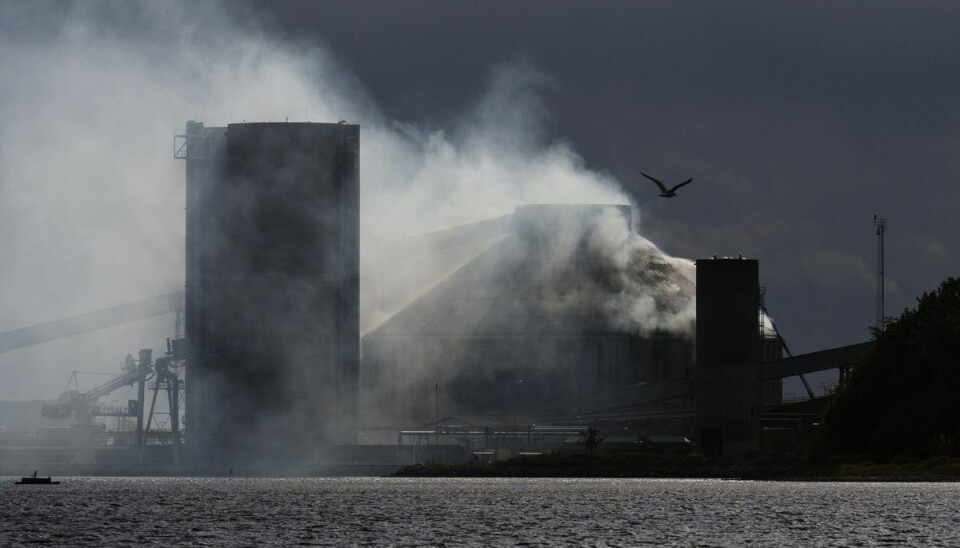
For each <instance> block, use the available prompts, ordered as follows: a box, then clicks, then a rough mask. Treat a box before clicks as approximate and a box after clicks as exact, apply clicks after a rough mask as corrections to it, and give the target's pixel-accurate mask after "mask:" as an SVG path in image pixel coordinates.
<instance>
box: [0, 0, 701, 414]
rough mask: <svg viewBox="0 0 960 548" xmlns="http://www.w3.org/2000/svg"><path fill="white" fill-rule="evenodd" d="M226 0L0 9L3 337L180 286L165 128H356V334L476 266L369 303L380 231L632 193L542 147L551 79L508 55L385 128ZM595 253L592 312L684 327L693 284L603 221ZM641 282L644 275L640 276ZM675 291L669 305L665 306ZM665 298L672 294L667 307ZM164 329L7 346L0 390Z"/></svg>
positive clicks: (320, 67) (118, 354) (41, 389)
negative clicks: (433, 116) (275, 124)
mask: <svg viewBox="0 0 960 548" xmlns="http://www.w3.org/2000/svg"><path fill="white" fill-rule="evenodd" d="M237 10H238V8H237V6H235V5H234V4H230V5H226V4H220V3H213V2H210V3H207V2H204V3H193V2H184V3H172V2H163V3H130V2H106V3H79V2H78V3H72V2H67V3H46V2H37V3H6V4H4V5H3V6H2V7H0V119H2V120H3V122H4V123H3V124H2V126H0V253H2V263H0V264H2V267H0V268H2V277H0V279H2V283H3V285H2V288H3V289H2V291H0V329H12V328H16V327H20V326H24V325H29V324H32V323H36V322H39V321H43V320H50V319H55V318H59V317H63V316H66V315H70V314H75V313H82V312H85V311H89V310H95V309H99V308H104V307H107V306H111V305H114V304H117V303H121V302H127V301H134V300H138V299H142V298H145V297H147V296H151V295H156V294H162V293H168V292H172V291H177V290H179V289H181V288H182V286H183V271H184V263H183V252H184V250H183V238H184V224H183V207H184V189H183V165H182V164H181V163H178V162H177V161H175V160H173V158H172V136H173V134H174V133H178V132H180V131H181V128H182V126H183V123H184V122H185V121H186V120H188V119H195V120H199V121H203V122H204V123H205V124H206V125H207V126H208V127H209V126H218V125H225V124H227V123H231V122H239V121H284V120H289V121H324V122H335V121H337V120H341V119H345V120H348V121H350V122H351V123H358V124H360V125H361V171H360V173H361V181H362V183H361V187H362V195H361V238H362V242H361V269H362V274H361V284H362V285H361V294H362V295H363V297H362V315H363V319H362V324H363V328H364V329H370V328H372V327H374V326H375V325H376V324H377V322H379V321H381V320H382V319H384V318H386V317H388V316H389V315H390V314H391V313H393V312H395V310H396V308H397V307H399V306H402V305H403V304H405V303H406V302H409V301H410V300H411V299H413V298H414V297H416V295H417V294H418V292H420V291H423V289H424V288H425V287H429V285H430V284H432V283H435V282H436V281H438V280H439V279H441V278H442V277H443V275H445V274H446V273H448V272H449V271H451V270H452V269H454V268H456V266H457V265H459V264H462V263H463V262H464V261H465V260H468V259H469V256H470V254H471V253H474V252H479V251H480V250H481V249H480V248H476V249H473V250H472V251H469V252H467V253H466V254H465V255H464V254H461V255H459V256H457V257H456V258H455V259H452V260H451V259H450V258H449V257H436V258H434V257H431V256H428V255H422V256H419V257H418V260H417V261H416V264H414V265H405V266H404V268H403V269H402V270H403V272H404V275H405V276H409V277H411V278H415V279H419V280H423V281H424V282H423V283H421V284H419V285H416V287H415V288H414V289H411V290H410V294H409V295H403V296H400V297H397V298H394V299H391V300H389V303H390V306H389V307H386V308H384V307H383V306H382V304H383V302H384V301H383V300H378V299H375V298H373V297H372V295H374V294H375V291H373V288H374V286H375V285H376V284H377V279H378V277H380V278H382V276H383V274H382V272H383V264H384V262H385V261H386V260H387V259H385V258H384V257H382V256H380V255H378V254H379V253H381V252H382V251H383V250H386V249H389V248H390V245H389V242H393V241H396V240H398V239H402V238H404V237H410V236H416V235H418V234H423V233H426V232H430V231H434V230H441V229H445V228H449V227H453V226H457V225H462V224H465V223H470V222H474V221H480V220H483V219H488V218H492V217H497V216H501V215H505V214H509V213H511V212H513V210H514V208H515V207H516V206H517V205H521V204H535V203H621V204H622V203H628V199H627V198H626V196H625V195H624V193H623V192H622V191H621V190H620V189H619V187H618V184H617V182H616V181H615V180H614V179H613V178H611V177H610V176H607V175H605V174H602V173H598V172H595V171H591V170H590V169H588V168H586V167H585V166H584V164H583V161H582V160H581V158H580V157H579V156H578V155H577V153H576V152H575V151H574V150H572V148H571V147H570V146H569V145H568V144H566V143H564V142H563V141H558V140H551V139H550V138H549V136H548V134H547V132H546V130H545V127H544V124H543V121H544V117H545V113H544V111H543V108H542V105H541V103H540V100H539V92H540V90H541V89H542V87H543V86H547V85H552V83H551V82H550V79H549V77H548V76H546V75H544V74H542V73H540V72H538V71H537V70H536V69H535V68H534V67H533V66H532V65H531V64H530V63H528V62H525V61H515V62H510V63H506V64H504V65H502V66H499V67H496V68H494V69H493V70H492V73H491V77H490V84H489V88H488V90H487V92H486V93H485V94H484V95H483V97H482V98H481V99H480V100H479V101H477V102H476V104H473V105H469V106H467V107H466V108H465V111H464V113H463V114H462V115H461V116H460V117H459V118H458V119H455V120H451V121H450V123H449V124H448V125H447V126H446V127H444V128H443V129H436V128H431V129H429V130H428V129H424V128H421V127H419V126H418V125H417V124H416V123H411V122H399V121H394V120H390V119H389V118H388V117H387V116H385V115H384V114H383V113H381V112H380V111H379V110H378V109H377V107H376V106H375V104H374V103H373V101H372V100H371V99H370V98H369V97H368V96H367V95H366V94H365V92H364V91H363V89H362V87H361V86H360V85H359V84H358V83H357V82H356V80H355V79H354V78H353V77H352V76H351V75H350V74H349V72H348V71H347V70H345V69H344V68H343V67H341V66H340V65H339V64H338V63H337V62H336V60H335V58H334V57H333V55H332V54H331V52H329V51H327V50H326V49H324V48H322V47H320V46H317V45H313V44H296V43H288V42H284V41H281V40H278V39H277V38H275V37H274V36H272V35H271V34H269V33H268V32H267V31H266V30H264V29H262V28H260V27H258V26H257V25H256V24H255V23H253V21H254V19H255V18H254V14H252V13H249V12H245V11H243V10H240V11H237ZM589 233H590V238H589V245H590V247H591V249H593V250H594V252H595V253H596V255H597V256H598V257H603V260H604V261H606V264H608V265H609V266H610V268H611V272H613V273H614V274H613V275H612V276H611V277H609V278H608V279H607V282H605V283H607V284H608V285H607V289H608V292H607V295H608V298H607V299H605V300H604V301H603V306H604V308H605V310H606V311H607V312H608V313H609V314H610V315H611V316H612V317H614V318H616V321H618V322H621V324H622V326H623V328H624V329H630V330H636V331H638V332H642V331H649V330H651V329H666V330H675V331H685V330H687V329H689V325H690V319H691V317H692V293H691V290H690V288H689V287H688V286H686V285H684V284H682V283H681V284H665V285H664V284H660V285H658V284H657V282H658V281H659V278H657V274H656V272H655V271H651V270H650V269H649V268H647V266H648V265H650V264H652V263H658V264H667V265H671V266H672V268H674V269H675V270H676V271H678V272H680V273H682V274H683V277H684V278H686V279H692V264H691V263H690V262H689V261H683V260H679V259H674V258H670V257H668V256H666V255H664V254H663V253H662V252H660V251H659V250H657V249H656V247H655V246H654V245H653V244H651V243H650V242H649V241H647V240H645V239H644V238H642V237H640V236H638V235H636V234H635V233H632V232H631V227H630V226H629V225H628V222H627V221H626V219H625V218H623V217H622V216H620V217H611V216H601V217H599V218H597V219H596V224H595V225H594V226H592V227H591V228H590V230H589ZM651 277H652V278H651ZM668 297H669V298H668ZM664 303H668V304H664ZM171 323H172V322H171V321H169V320H167V319H163V320H157V321H146V322H141V323H139V324H134V325H131V326H127V327H124V328H118V329H114V330H110V331H107V332H103V333H98V334H95V335H89V336H84V337H80V338H76V339H71V340H69V341H66V342H65V341H61V342H59V343H51V344H48V345H44V346H43V347H37V348H32V349H24V350H19V351H16V352H11V353H8V354H6V355H0V376H2V378H3V379H4V382H2V383H0V399H25V398H50V397H56V396H57V395H58V394H59V393H60V391H62V386H63V383H64V382H65V380H66V378H67V377H68V376H69V372H70V371H71V370H74V369H89V370H94V371H104V370H106V371H110V370H111V368H112V365H111V364H112V363H113V361H116V362H119V361H120V360H121V359H122V357H123V356H124V355H125V354H126V353H127V352H135V351H136V349H137V348H139V347H152V348H162V347H163V338H164V337H165V336H166V335H168V334H169V333H170V330H171V329H172V325H170V324H171Z"/></svg>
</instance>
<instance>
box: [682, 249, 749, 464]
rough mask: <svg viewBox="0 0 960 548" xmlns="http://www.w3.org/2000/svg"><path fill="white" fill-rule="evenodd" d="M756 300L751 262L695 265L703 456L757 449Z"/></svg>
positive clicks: (717, 261)
mask: <svg viewBox="0 0 960 548" xmlns="http://www.w3.org/2000/svg"><path fill="white" fill-rule="evenodd" d="M759 294H760V283H759V266H758V263H757V261H756V260H748V259H705V260H698V261H697V340H696V368H695V373H694V375H695V379H696V407H697V415H696V417H697V418H696V423H697V428H698V429H699V431H700V441H701V447H702V449H703V451H704V453H705V454H707V455H708V456H710V455H719V454H728V455H738V454H743V453H746V452H748V451H755V450H757V449H758V448H759V427H760V423H759V421H760V398H759V393H760V382H759V379H760V376H759V373H760V371H759V367H760V318H759Z"/></svg>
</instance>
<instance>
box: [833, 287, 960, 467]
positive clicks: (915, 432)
mask: <svg viewBox="0 0 960 548" xmlns="http://www.w3.org/2000/svg"><path fill="white" fill-rule="evenodd" d="M874 337H875V340H876V342H875V344H874V346H873V348H872V349H871V350H870V351H869V352H868V353H867V354H866V355H865V356H863V357H862V358H861V360H860V361H859V362H858V363H856V364H855V365H854V367H853V370H852V372H851V374H850V375H849V377H848V379H847V380H846V381H845V382H844V383H842V384H841V385H840V386H839V387H838V389H837V394H836V398H835V400H834V401H833V403H832V405H831V406H830V408H829V409H828V410H827V413H826V417H825V426H826V429H827V440H826V441H827V443H828V444H829V447H830V449H831V450H833V451H834V452H835V453H845V454H853V453H861V454H868V455H873V456H877V457H883V458H890V457H926V456H930V455H942V454H954V455H957V454H960V279H958V278H949V279H947V280H946V281H944V282H943V283H942V284H941V285H940V287H939V288H938V289H937V290H936V291H934V292H932V293H924V294H923V296H921V297H920V298H919V299H918V306H917V308H916V309H915V310H908V311H905V312H904V313H903V314H902V315H901V316H900V317H899V318H896V319H894V320H892V321H890V322H889V323H888V324H887V326H886V328H885V330H884V331H882V332H875V333H874Z"/></svg>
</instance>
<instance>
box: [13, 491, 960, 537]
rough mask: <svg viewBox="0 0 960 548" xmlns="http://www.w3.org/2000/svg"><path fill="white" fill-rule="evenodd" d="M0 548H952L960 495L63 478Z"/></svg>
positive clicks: (30, 502) (33, 494)
mask: <svg viewBox="0 0 960 548" xmlns="http://www.w3.org/2000/svg"><path fill="white" fill-rule="evenodd" d="M61 479H62V480H63V483H62V484H61V485H56V486H20V485H14V484H13V480H14V478H4V479H2V480H0V481H2V482H3V483H2V486H0V546H28V545H29V546H34V545H54V546H61V545H62V546H130V545H160V546H176V545H181V546H186V545H190V546H265V545H271V546H297V545H320V546H344V545H347V546H350V545H374V546H380V545H397V546H420V545H450V546H458V545H467V546H489V545H536V546H556V545H575V546H581V545H586V546H608V545H609V546H636V545H654V546H960V484H956V483H793V482H749V481H723V480H651V479H611V480H589V479H575V480H563V479H519V480H518V479H399V478H397V479H394V478H390V479H382V478H346V479H345V478H311V479H260V478H257V479H253V478H251V479H246V478H61Z"/></svg>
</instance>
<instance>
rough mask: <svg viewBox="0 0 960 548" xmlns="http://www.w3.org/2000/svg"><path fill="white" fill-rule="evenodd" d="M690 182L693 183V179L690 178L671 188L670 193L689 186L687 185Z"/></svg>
mask: <svg viewBox="0 0 960 548" xmlns="http://www.w3.org/2000/svg"><path fill="white" fill-rule="evenodd" d="M692 182H693V177H691V178H689V179H687V180H686V181H684V182H682V183H680V184H679V185H677V186H675V187H673V188H671V189H670V191H671V192H672V191H674V190H677V189H678V188H680V187H682V186H683V185H689V184H690V183H692Z"/></svg>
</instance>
